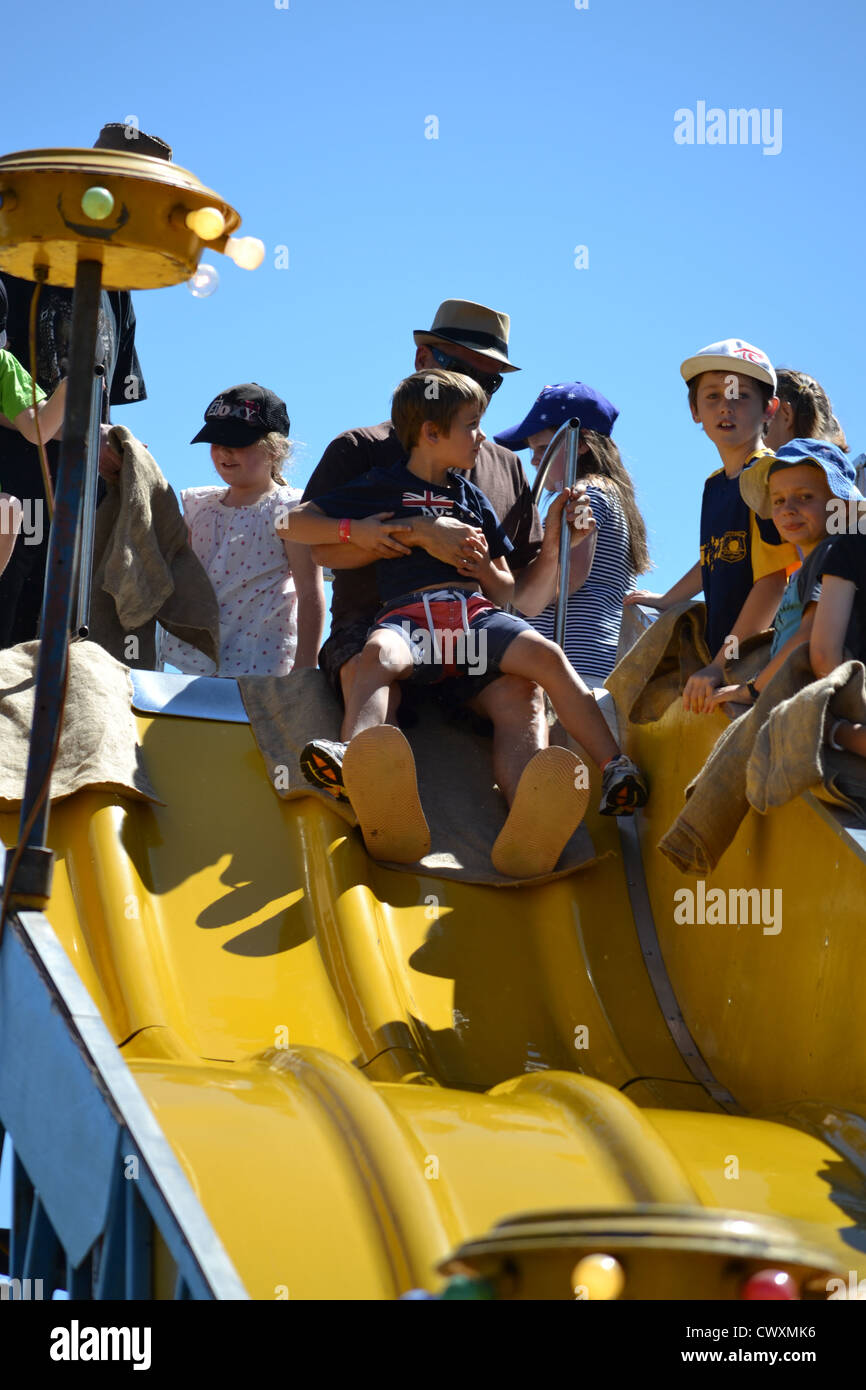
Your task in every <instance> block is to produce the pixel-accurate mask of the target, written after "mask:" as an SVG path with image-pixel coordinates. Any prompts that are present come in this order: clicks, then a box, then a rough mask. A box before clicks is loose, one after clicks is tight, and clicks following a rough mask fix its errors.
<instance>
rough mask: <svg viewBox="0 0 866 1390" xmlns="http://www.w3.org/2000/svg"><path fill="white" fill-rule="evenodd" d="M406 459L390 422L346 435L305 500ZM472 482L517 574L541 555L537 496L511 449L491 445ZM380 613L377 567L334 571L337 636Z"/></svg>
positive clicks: (331, 449)
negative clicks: (502, 537)
mask: <svg viewBox="0 0 866 1390" xmlns="http://www.w3.org/2000/svg"><path fill="white" fill-rule="evenodd" d="M405 457H406V451H405V450H404V448H403V446H402V444H401V443H400V441H399V439H398V438H397V436H396V434H395V433H394V427H393V425H392V424H391V422H390V421H385V422H384V423H383V424H381V425H372V426H368V427H365V428H362V429H354V430H347V431H346V432H345V433H344V434H340V435H338V436H337V438H336V439H333V440H332V441H331V443H330V444H329V445H328V447H327V449H326V450H325V452H324V454H323V455H322V457H321V459H320V461H319V463H318V465H317V467H316V469H315V471H314V473H313V475H312V477H311V478H310V481H309V482H308V483H307V486H306V488H305V489H304V496H303V500H304V501H305V502H315V500H316V498H317V497H324V496H325V495H326V493H329V492H333V491H334V489H335V488H338V487H341V486H342V485H343V484H344V483H348V482H352V481H353V480H354V479H355V478H359V477H361V476H362V475H363V474H364V473H369V472H370V471H371V470H372V469H374V468H389V467H390V466H392V465H393V464H395V463H400V462H402V461H403V460H405ZM472 481H473V483H474V485H475V486H476V487H477V488H480V489H481V491H482V492H483V493H484V494H485V495H486V497H487V498H488V500H489V502H490V504H491V506H492V507H493V510H494V511H495V513H496V515H497V517H498V519H499V521H500V523H501V525H502V530H503V531H504V533H505V535H506V536H507V537H508V539H509V540H510V541H511V544H512V545H513V546H514V551H513V553H512V554H511V555H509V557H508V563H509V564H510V566H511V568H512V569H513V570H514V571H515V572H516V571H518V570H521V569H523V568H524V567H525V566H526V565H528V564H529V562H530V560H533V559H534V558H535V556H536V555H537V554H538V552H539V550H540V549H541V541H542V538H543V536H544V531H543V528H542V525H541V522H540V520H539V517H538V512H537V511H536V509H535V507H533V505H532V494H531V492H530V488H529V484H528V483H527V481H526V476H525V474H524V472H523V469H522V468H521V466H520V460H519V459H518V458H517V455H516V454H513V453H512V452H511V450H510V449H504V448H503V447H502V445H501V444H494V443H493V442H492V441H491V440H489V439H487V440H485V441H484V443H483V444H482V446H481V450H480V452H479V455H478V462H477V463H476V465H475V467H474V468H473V470H472ZM385 563H392V562H390V561H386V562H385ZM381 607H382V598H381V596H380V593H379V587H378V584H377V582H376V565H375V564H372V563H371V564H369V565H365V566H364V567H363V568H358V569H352V570H335V571H334V584H333V597H332V600H331V632H332V633H335V632H339V631H340V629H342V628H348V627H352V626H353V625H354V624H356V623H364V622H366V623H367V624H370V623H371V622H372V621H373V618H374V617H375V615H376V613H377V612H378V610H379V609H380V608H381Z"/></svg>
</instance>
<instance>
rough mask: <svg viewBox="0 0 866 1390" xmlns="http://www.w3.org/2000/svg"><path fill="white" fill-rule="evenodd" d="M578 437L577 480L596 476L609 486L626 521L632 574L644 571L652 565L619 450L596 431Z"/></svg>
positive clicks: (632, 487) (607, 438) (582, 432)
mask: <svg viewBox="0 0 866 1390" xmlns="http://www.w3.org/2000/svg"><path fill="white" fill-rule="evenodd" d="M580 438H581V442H582V443H584V444H585V445H586V452H585V453H583V454H580V455H579V457H578V462H577V481H594V480H595V479H596V478H598V479H603V480H605V481H606V482H608V483H610V484H611V485H612V488H613V491H614V492H615V493H616V496H617V497H618V498H619V502H620V506H621V507H622V509H623V511H624V512H625V519H626V522H627V524H628V558H629V564H630V565H631V568H632V569H633V570H634V572H635V574H646V572H647V570H649V569H651V568H652V563H651V561H650V555H649V547H648V545H647V537H646V526H645V525H644V519H643V517H642V516H641V514H640V508H639V507H638V504H637V499H636V498H635V495H634V483H633V482H632V480H631V478H630V477H629V473H628V469H627V468H626V466H625V464H624V463H623V461H622V459H621V458H620V453H619V449H618V448H617V447H616V445H615V444H614V442H613V440H612V439H611V438H610V437H609V436H608V435H606V434H598V433H596V431H595V430H581V432H580Z"/></svg>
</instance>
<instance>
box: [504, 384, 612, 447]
mask: <svg viewBox="0 0 866 1390" xmlns="http://www.w3.org/2000/svg"><path fill="white" fill-rule="evenodd" d="M572 415H576V416H577V417H578V419H579V420H580V426H581V429H584V430H595V432H596V434H606V435H609V434H610V433H611V431H612V429H613V425H614V421H615V420H616V417H617V416H618V415H619V411H618V410H617V408H616V406H615V405H611V403H610V401H609V400H607V399H606V398H605V397H604V396H603V395H602V394H601V392H600V391H593V389H592V387H591V386H584V384H583V382H582V381H560V382H559V383H558V385H556V386H545V388H544V390H543V391H542V392H541V394H540V395H539V396H538V398H537V399H536V401H535V403H534V405H533V407H532V409H531V410H530V412H529V414H528V415H527V417H526V419H525V420H521V422H520V424H519V425H514V426H513V427H512V428H511V429H510V430H503V431H502V433H501V434H495V435H494V436H493V438H494V439H495V440H496V443H497V444H504V445H505V447H506V449H526V448H528V447H529V444H528V436H529V435H530V434H540V433H541V431H542V430H558V429H559V427H560V425H564V424H565V422H566V420H570V419H571V417H572Z"/></svg>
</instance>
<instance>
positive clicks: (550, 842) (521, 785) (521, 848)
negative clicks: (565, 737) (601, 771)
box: [490, 748, 589, 878]
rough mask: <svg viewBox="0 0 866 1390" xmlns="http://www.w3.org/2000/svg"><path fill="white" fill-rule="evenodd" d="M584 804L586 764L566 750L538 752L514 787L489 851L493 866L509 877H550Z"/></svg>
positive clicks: (587, 798)
mask: <svg viewBox="0 0 866 1390" xmlns="http://www.w3.org/2000/svg"><path fill="white" fill-rule="evenodd" d="M588 802H589V774H588V771H587V768H586V765H585V764H584V763H582V762H581V760H580V758H578V757H577V756H576V754H574V753H572V752H571V751H570V750H569V749H568V748H541V749H539V751H538V752H537V753H536V754H535V755H534V756H533V757H532V758H530V760H529V762H528V763H527V764H526V767H525V768H524V770H523V775H522V776H521V778H520V781H519V782H518V784H517V792H516V793H515V797H514V802H513V804H512V807H511V810H510V811H509V813H508V819H507V821H506V822H505V824H504V825H503V827H502V829H501V830H500V832H499V835H498V837H497V840H496V844H495V845H494V846H493V851H492V853H491V856H490V857H491V859H492V860H493V866H494V868H495V869H498V870H499V872H500V873H501V874H507V875H508V877H509V878H537V877H538V876H539V875H540V874H549V873H552V872H553V870H554V869H555V868H556V863H557V860H558V859H559V856H560V855H561V854H562V851H563V850H564V849H565V846H566V845H567V843H568V841H569V840H570V839H571V837H572V835H573V834H574V832H575V830H576V829H577V827H578V826H579V825H580V822H581V821H582V820H583V817H584V814H585V812H586V807H587V804H588Z"/></svg>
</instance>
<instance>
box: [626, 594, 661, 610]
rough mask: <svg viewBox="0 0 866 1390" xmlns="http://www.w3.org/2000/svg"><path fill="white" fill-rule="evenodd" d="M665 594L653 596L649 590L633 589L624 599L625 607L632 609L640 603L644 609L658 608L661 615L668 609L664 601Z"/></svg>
mask: <svg viewBox="0 0 866 1390" xmlns="http://www.w3.org/2000/svg"><path fill="white" fill-rule="evenodd" d="M664 597H665V596H664V594H652V593H650V591H649V589H633V590H632V592H631V593H630V594H626V596H625V598H624V599H623V601H622V602H623V607H625V608H631V607H632V605H633V604H635V603H640V604H641V605H642V606H643V607H644V608H657V609H658V610H659V612H660V613H663V612H664V611H665V608H666V607H667V605H666V603H665V601H664Z"/></svg>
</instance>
